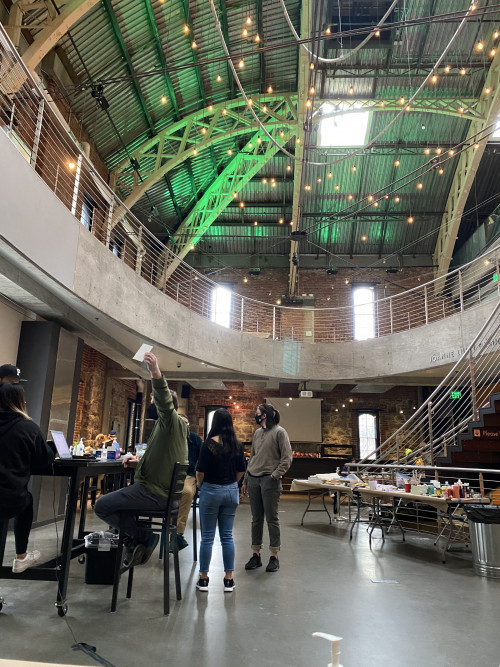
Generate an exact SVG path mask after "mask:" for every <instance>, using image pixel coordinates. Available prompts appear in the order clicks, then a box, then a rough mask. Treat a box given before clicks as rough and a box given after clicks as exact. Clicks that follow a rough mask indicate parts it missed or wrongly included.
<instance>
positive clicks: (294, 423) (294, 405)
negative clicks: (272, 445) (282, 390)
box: [266, 397, 323, 443]
mask: <svg viewBox="0 0 500 667" xmlns="http://www.w3.org/2000/svg"><path fill="white" fill-rule="evenodd" d="M321 401H322V399H321V398H294V399H292V400H290V399H289V398H274V397H273V398H266V403H270V404H271V405H272V406H273V407H274V408H276V410H278V412H279V413H280V417H281V419H280V426H283V428H284V429H285V431H286V432H287V433H288V436H289V438H290V442H317V443H319V442H321V441H322V440H323V435H322V433H321ZM287 403H288V405H287Z"/></svg>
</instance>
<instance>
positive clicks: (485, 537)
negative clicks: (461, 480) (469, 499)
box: [465, 505, 500, 579]
mask: <svg viewBox="0 0 500 667" xmlns="http://www.w3.org/2000/svg"><path fill="white" fill-rule="evenodd" d="M465 511H466V513H467V518H468V519H469V533H470V541H471V547H472V555H473V559H474V571H475V572H476V574H479V575H481V576H482V577H489V578H491V579H500V506H495V505H465Z"/></svg>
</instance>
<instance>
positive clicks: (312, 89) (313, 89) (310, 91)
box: [309, 86, 316, 95]
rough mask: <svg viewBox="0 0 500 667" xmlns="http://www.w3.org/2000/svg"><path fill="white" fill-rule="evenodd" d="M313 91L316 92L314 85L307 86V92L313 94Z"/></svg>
mask: <svg viewBox="0 0 500 667" xmlns="http://www.w3.org/2000/svg"><path fill="white" fill-rule="evenodd" d="M315 92H316V88H315V87H314V86H311V87H310V88H309V94H310V95H314V93H315Z"/></svg>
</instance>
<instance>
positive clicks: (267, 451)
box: [242, 403, 292, 572]
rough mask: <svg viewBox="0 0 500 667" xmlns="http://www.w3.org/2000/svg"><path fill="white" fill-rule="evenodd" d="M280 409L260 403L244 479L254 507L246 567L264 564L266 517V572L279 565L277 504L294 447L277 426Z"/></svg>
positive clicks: (251, 568)
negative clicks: (267, 541)
mask: <svg viewBox="0 0 500 667" xmlns="http://www.w3.org/2000/svg"><path fill="white" fill-rule="evenodd" d="M279 420H280V413H279V412H278V411H277V410H275V409H274V408H273V406H272V405H270V404H269V403H264V404H261V405H258V406H257V408H256V410H255V421H256V422H257V424H259V426H260V428H258V429H257V430H256V431H255V433H254V434H253V439H252V449H251V452H250V459H249V461H248V467H247V471H246V474H245V479H244V481H243V486H242V491H243V494H244V495H245V494H246V493H247V492H248V496H249V498H250V509H251V511H252V550H253V555H252V557H251V558H250V560H249V561H248V562H247V563H246V565H245V570H255V569H256V568H258V567H261V566H262V560H261V557H260V550H261V549H262V536H263V530H264V517H265V519H266V522H267V527H268V529H269V550H270V551H271V557H270V559H269V563H268V565H267V567H266V572H277V571H278V570H279V568H280V563H279V560H278V551H279V550H280V546H281V536H280V521H279V517H278V505H279V501H280V495H281V491H282V486H281V478H282V477H283V475H284V474H285V473H286V471H287V470H288V468H289V467H290V466H291V465H292V448H291V446H290V439H289V437H288V433H287V432H286V431H285V429H284V428H283V427H282V426H278V424H279Z"/></svg>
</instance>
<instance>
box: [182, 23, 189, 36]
mask: <svg viewBox="0 0 500 667" xmlns="http://www.w3.org/2000/svg"><path fill="white" fill-rule="evenodd" d="M182 31H183V33H184V34H185V35H188V34H189V26H188V24H187V23H185V24H184V27H183V29H182Z"/></svg>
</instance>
